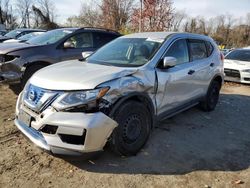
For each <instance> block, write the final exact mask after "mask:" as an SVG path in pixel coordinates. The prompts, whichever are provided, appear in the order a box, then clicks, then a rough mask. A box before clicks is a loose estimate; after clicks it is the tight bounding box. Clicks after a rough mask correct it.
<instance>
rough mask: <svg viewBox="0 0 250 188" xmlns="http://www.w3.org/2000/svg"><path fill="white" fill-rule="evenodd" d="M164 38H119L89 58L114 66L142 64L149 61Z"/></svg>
mask: <svg viewBox="0 0 250 188" xmlns="http://www.w3.org/2000/svg"><path fill="white" fill-rule="evenodd" d="M163 41H164V39H150V38H118V39H116V40H114V41H112V42H110V43H108V44H107V45H105V46H104V47H102V48H100V49H99V50H98V51H96V53H94V54H93V55H91V56H90V57H89V58H88V62H89V63H96V64H104V65H112V66H127V67H130V66H131V67H132V66H141V65H144V64H145V63H147V62H148V61H149V60H150V59H151V58H152V57H153V55H154V54H155V52H156V50H157V49H158V48H159V47H160V45H161V43H162V42H163Z"/></svg>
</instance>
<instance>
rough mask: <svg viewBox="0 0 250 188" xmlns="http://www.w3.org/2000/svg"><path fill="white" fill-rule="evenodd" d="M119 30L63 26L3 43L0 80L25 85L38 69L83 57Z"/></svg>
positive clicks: (115, 34) (115, 36)
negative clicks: (25, 39) (15, 41)
mask: <svg viewBox="0 0 250 188" xmlns="http://www.w3.org/2000/svg"><path fill="white" fill-rule="evenodd" d="M119 36H120V34H119V33H118V32H115V31H110V30H106V29H98V28H81V29H78V28H62V29H55V30H52V31H48V32H46V33H44V34H43V35H40V36H37V37H35V38H33V39H30V40H28V41H26V42H25V43H5V44H2V45H0V82H1V81H2V82H5V83H9V84H12V83H20V82H21V85H22V87H23V86H24V85H25V83H26V82H27V80H28V79H29V78H30V77H31V75H32V74H33V73H34V72H36V71H37V70H39V69H41V68H43V67H46V66H48V65H51V64H53V63H57V62H60V61H65V60H72V59H80V58H82V56H81V54H82V52H93V51H95V50H96V49H98V48H100V47H101V46H103V45H104V44H106V43H108V42H110V41H111V40H113V39H115V38H117V37H119Z"/></svg>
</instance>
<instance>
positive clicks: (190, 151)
mask: <svg viewBox="0 0 250 188" xmlns="http://www.w3.org/2000/svg"><path fill="white" fill-rule="evenodd" d="M16 98H17V96H16V95H15V94H14V93H13V92H12V91H11V90H10V89H9V88H8V87H7V86H0V187H3V188H5V187H32V188H35V187H91V188H92V187H117V188H118V187H147V188H149V187H157V188H160V187H178V188H181V187H185V188H186V187H192V188H196V187H198V188H200V187H201V188H203V187H204V188H205V187H207V188H208V187H223V188H224V187H240V188H241V187H246V188H249V187H250V87H249V86H246V85H239V84H232V83H227V84H226V85H224V87H223V90H222V94H221V98H220V102H219V104H218V106H217V108H216V110H215V111H214V112H211V113H205V112H201V111H200V110H199V109H198V108H192V109H190V110H188V111H186V112H183V113H181V114H179V115H177V116H175V117H173V118H171V119H168V120H166V121H164V122H162V123H161V124H160V125H159V127H158V128H156V129H155V130H154V131H153V132H152V134H151V136H150V139H149V141H148V142H147V144H146V146H145V147H144V148H143V150H142V151H141V152H140V153H139V154H138V155H137V156H134V157H128V158H125V157H118V156H116V155H114V154H113V153H112V152H111V151H110V150H109V148H107V149H106V150H105V151H104V152H102V153H101V154H100V155H99V156H98V158H91V159H86V158H84V157H82V158H58V157H55V156H51V155H49V154H47V153H46V152H44V151H42V150H40V149H38V148H37V147H35V146H34V145H33V144H32V143H30V142H28V141H27V139H25V138H24V136H23V135H22V134H20V132H19V131H18V130H17V128H16V127H15V126H14V124H13V118H14V111H15V102H16Z"/></svg>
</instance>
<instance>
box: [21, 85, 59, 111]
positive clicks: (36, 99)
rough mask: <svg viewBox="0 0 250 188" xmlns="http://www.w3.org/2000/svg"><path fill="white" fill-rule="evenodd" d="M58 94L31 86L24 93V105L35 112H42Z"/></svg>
mask: <svg viewBox="0 0 250 188" xmlns="http://www.w3.org/2000/svg"><path fill="white" fill-rule="evenodd" d="M58 94H59V93H58V92H55V91H50V90H46V89H43V88H39V87H37V86H34V85H31V84H30V85H29V86H28V87H27V89H26V91H25V93H24V104H25V106H27V108H29V109H30V110H32V111H34V112H40V110H42V109H43V108H44V107H45V106H47V105H49V104H50V103H51V102H53V100H54V99H55V98H56V96H57V95H58Z"/></svg>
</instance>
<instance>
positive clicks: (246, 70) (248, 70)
mask: <svg viewBox="0 0 250 188" xmlns="http://www.w3.org/2000/svg"><path fill="white" fill-rule="evenodd" d="M242 72H248V73H250V69H245V70H242Z"/></svg>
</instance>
